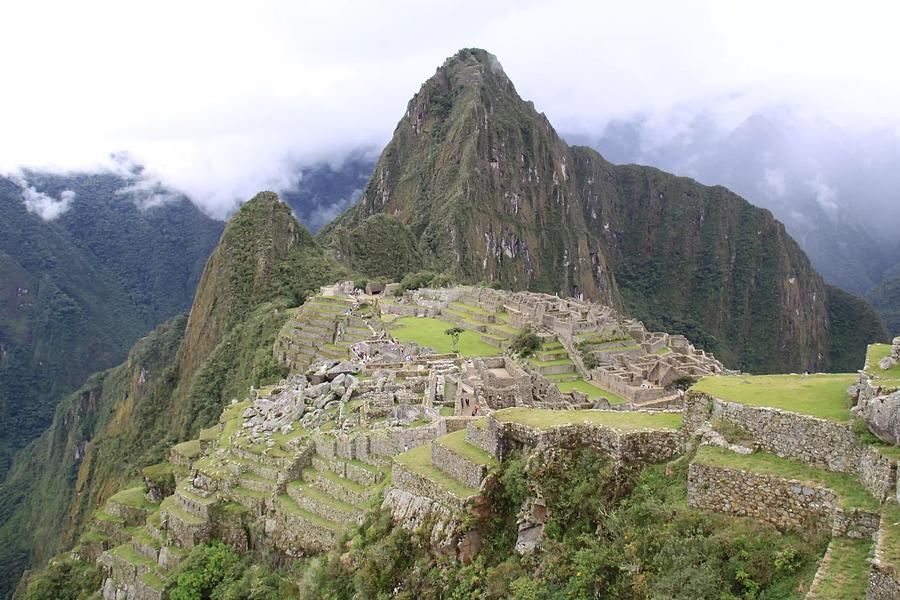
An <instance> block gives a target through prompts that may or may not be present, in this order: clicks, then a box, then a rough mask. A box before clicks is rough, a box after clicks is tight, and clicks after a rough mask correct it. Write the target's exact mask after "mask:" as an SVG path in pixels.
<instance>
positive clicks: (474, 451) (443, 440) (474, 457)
mask: <svg viewBox="0 0 900 600" xmlns="http://www.w3.org/2000/svg"><path fill="white" fill-rule="evenodd" d="M435 443H437V444H440V445H441V446H443V447H444V448H447V449H448V450H451V451H453V452H455V453H456V454H459V455H460V456H462V457H463V458H465V459H466V460H468V461H469V462H473V463H475V464H477V465H485V466H487V467H491V468H494V467H499V466H500V463H499V462H498V461H497V459H496V458H494V457H493V456H491V455H490V454H488V453H487V452H485V451H484V450H482V449H481V448H479V447H478V446H473V445H472V444H470V443H468V442H467V441H466V430H465V429H460V430H459V431H454V432H453V433H448V434H447V435H445V436H442V437H439V438H437V439H436V440H435Z"/></svg>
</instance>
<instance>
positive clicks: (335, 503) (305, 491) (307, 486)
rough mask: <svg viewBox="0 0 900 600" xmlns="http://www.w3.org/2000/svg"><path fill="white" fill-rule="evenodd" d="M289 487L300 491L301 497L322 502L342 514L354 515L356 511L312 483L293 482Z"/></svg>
mask: <svg viewBox="0 0 900 600" xmlns="http://www.w3.org/2000/svg"><path fill="white" fill-rule="evenodd" d="M288 485H289V486H290V487H293V488H297V489H299V490H300V494H301V495H303V496H306V497H307V498H312V499H313V500H315V501H317V502H321V503H322V504H327V505H328V506H330V507H332V508H335V509H337V510H339V511H341V512H345V513H352V512H353V511H354V508H353V506H352V505H350V504H347V503H346V502H344V501H343V500H338V499H337V498H335V497H334V496H332V495H330V494H328V493H326V492H324V491H322V490H320V489H319V488H317V487H315V485H313V484H311V483H306V482H305V481H292V482H290V483H289V484H288Z"/></svg>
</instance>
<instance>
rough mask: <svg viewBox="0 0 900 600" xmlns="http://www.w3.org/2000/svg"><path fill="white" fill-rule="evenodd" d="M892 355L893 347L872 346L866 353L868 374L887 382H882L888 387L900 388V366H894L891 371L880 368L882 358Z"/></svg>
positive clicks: (885, 345)
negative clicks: (879, 363)
mask: <svg viewBox="0 0 900 600" xmlns="http://www.w3.org/2000/svg"><path fill="white" fill-rule="evenodd" d="M890 355H891V346H890V345H889V344H871V345H870V346H869V349H868V350H867V351H866V373H868V374H869V375H873V376H875V377H878V378H879V379H882V380H886V381H883V382H882V383H884V384H886V385H892V386H893V385H896V386H897V387H900V365H894V366H893V367H891V368H890V369H882V368H881V367H879V366H878V362H879V361H880V360H881V359H882V358H887V357H888V356H890Z"/></svg>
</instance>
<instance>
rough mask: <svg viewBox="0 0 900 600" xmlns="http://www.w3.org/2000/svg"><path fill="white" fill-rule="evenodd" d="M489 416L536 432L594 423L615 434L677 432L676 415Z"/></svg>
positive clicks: (525, 411)
mask: <svg viewBox="0 0 900 600" xmlns="http://www.w3.org/2000/svg"><path fill="white" fill-rule="evenodd" d="M491 416H493V417H494V418H496V419H497V420H498V421H501V422H506V421H512V422H514V423H522V424H523V425H530V426H532V427H537V428H539V429H549V428H551V427H556V426H557V425H565V424H567V423H574V424H578V423H595V424H597V425H605V426H607V427H610V428H612V429H617V430H619V431H635V430H638V429H678V428H679V427H681V415H680V414H678V413H649V412H637V411H624V410H546V409H540V408H520V407H515V408H504V409H502V410H498V411H496V412H494V413H493V414H492V415H491Z"/></svg>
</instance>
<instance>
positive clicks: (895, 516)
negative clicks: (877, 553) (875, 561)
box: [881, 504, 900, 569]
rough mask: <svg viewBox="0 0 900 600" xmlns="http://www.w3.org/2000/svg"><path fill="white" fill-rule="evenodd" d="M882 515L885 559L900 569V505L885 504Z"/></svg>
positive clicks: (882, 541)
mask: <svg viewBox="0 0 900 600" xmlns="http://www.w3.org/2000/svg"><path fill="white" fill-rule="evenodd" d="M882 515H883V516H882V521H881V522H882V524H883V525H884V537H883V538H882V540H881V544H882V545H881V547H882V549H883V550H884V559H885V560H886V561H887V562H889V563H890V564H892V565H893V566H894V567H895V568H898V569H900V505H897V504H885V505H884V506H883V507H882Z"/></svg>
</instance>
